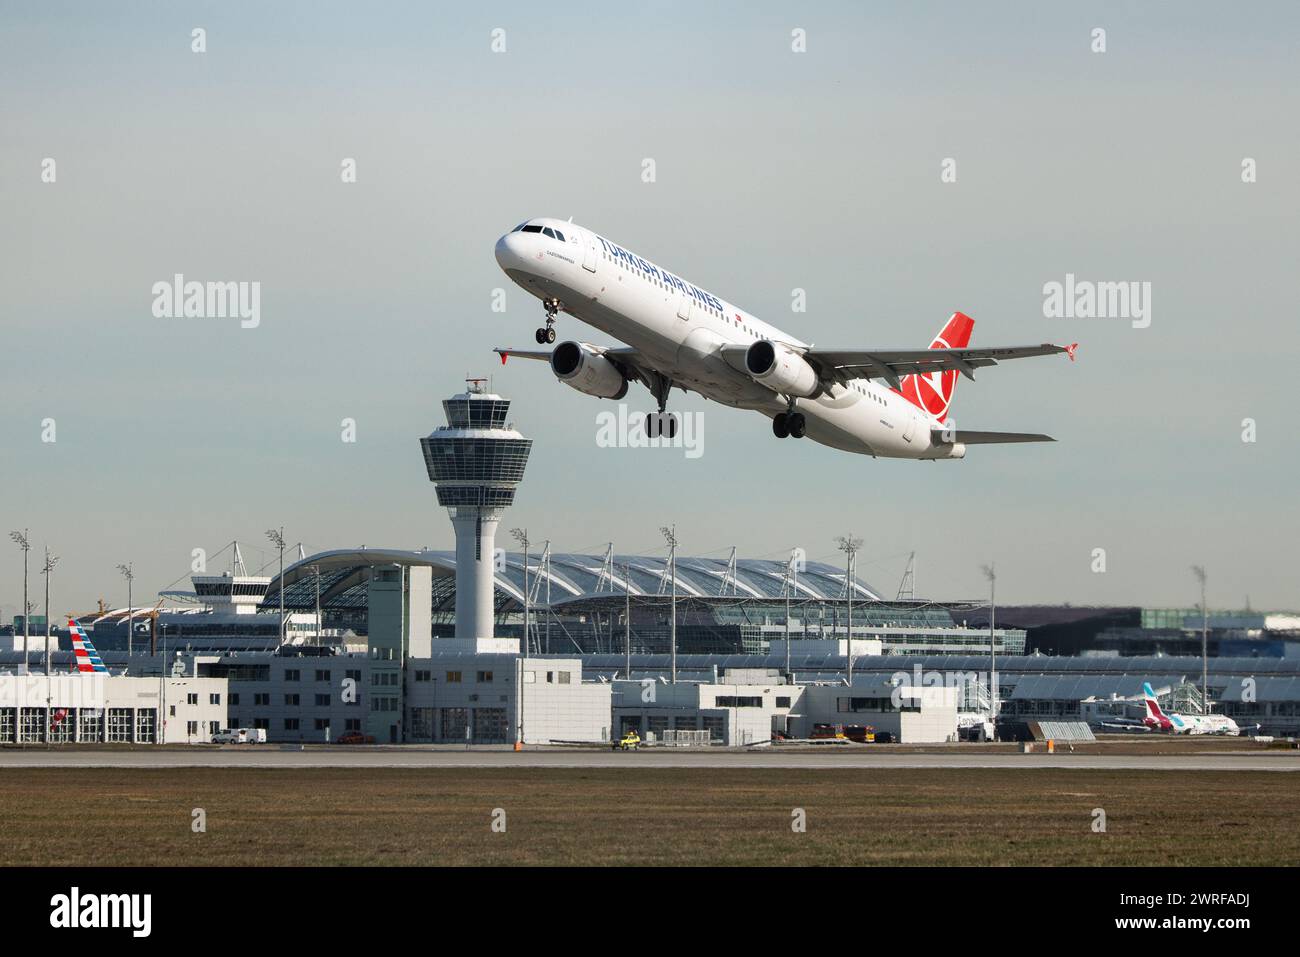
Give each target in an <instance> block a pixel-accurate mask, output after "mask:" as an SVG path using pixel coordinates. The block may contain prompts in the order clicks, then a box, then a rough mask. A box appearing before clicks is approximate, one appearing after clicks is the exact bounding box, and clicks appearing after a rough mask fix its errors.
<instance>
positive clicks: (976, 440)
mask: <svg viewBox="0 0 1300 957" xmlns="http://www.w3.org/2000/svg"><path fill="white" fill-rule="evenodd" d="M930 441H931V442H934V443H935V444H936V445H946V444H947V443H949V442H961V443H962V444H964V445H1002V444H1006V443H1009V442H1055V441H1056V439H1054V438H1052V437H1051V436H1050V435H1043V434H1041V433H1038V432H971V431H970V430H968V429H957V430H955V431H952V432H949V431H948V430H947V429H931V430H930Z"/></svg>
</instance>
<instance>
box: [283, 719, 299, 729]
mask: <svg viewBox="0 0 1300 957" xmlns="http://www.w3.org/2000/svg"><path fill="white" fill-rule="evenodd" d="M284 730H286V731H297V730H298V719H297V718H285V719H284Z"/></svg>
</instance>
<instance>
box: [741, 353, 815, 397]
mask: <svg viewBox="0 0 1300 957" xmlns="http://www.w3.org/2000/svg"><path fill="white" fill-rule="evenodd" d="M745 371H746V372H748V373H749V374H750V376H751V377H752V378H753V380H754V381H755V382H758V383H761V384H762V385H765V386H767V387H768V388H769V389H771V390H772V391H773V392H780V393H781V394H782V395H791V396H798V397H799V398H801V399H809V398H812V397H813V396H815V395H817V394H818V393H819V392H821V383H820V382H818V380H817V372H816V371H815V370H814V369H813V367H812V366H810V365H809V364H808V362H807V360H805V359H804V357H803V356H801V355H799V353H797V352H795V351H794V350H793V349H791V348H790V347H789V346H787V345H785V344H784V343H780V342H771V341H769V340H767V339H759V340H758V341H757V342H755V343H754V344H753V345H751V346H750V347H749V349H748V350H747V351H746V352H745Z"/></svg>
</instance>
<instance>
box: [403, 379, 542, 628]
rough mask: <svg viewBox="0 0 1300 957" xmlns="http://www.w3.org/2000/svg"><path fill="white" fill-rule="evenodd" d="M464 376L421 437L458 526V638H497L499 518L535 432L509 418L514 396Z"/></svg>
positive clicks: (431, 476)
mask: <svg viewBox="0 0 1300 957" xmlns="http://www.w3.org/2000/svg"><path fill="white" fill-rule="evenodd" d="M483 382H484V380H483V379H469V380H467V383H466V385H467V388H466V390H465V391H464V392H462V393H461V394H460V395H454V396H452V397H451V398H450V399H444V400H443V403H442V408H443V411H444V413H445V414H446V416H447V424H446V425H445V426H441V427H439V428H437V429H435V430H434V431H433V432H431V433H430V434H429V435H428V436H426V437H425V438H422V439H421V440H420V446H421V448H422V449H423V450H424V464H425V466H426V468H428V470H429V481H430V482H433V484H434V485H435V486H436V487H437V489H438V504H439V505H442V506H445V507H446V509H447V511H448V512H450V513H451V524H452V526H453V527H454V528H455V530H456V638H457V639H469V640H471V641H474V640H477V639H481V638H492V637H494V636H493V633H492V632H493V623H494V610H493V586H494V583H495V575H494V573H495V567H494V562H493V558H494V555H495V552H496V532H497V525H498V523H499V522H500V521H501V513H502V511H503V510H505V509H506V508H507V507H509V506H510V505H512V504H514V500H515V487H516V486H517V485H518V484H519V483H520V481H522V479H523V477H524V466H526V465H527V464H528V455H529V453H530V452H531V451H532V447H533V440H532V439H526V438H524V437H523V436H522V435H520V434H519V433H518V432H516V431H515V430H514V428H513V427H512V426H511V425H509V424H508V423H507V422H506V414H507V413H508V412H509V411H510V400H509V399H503V398H501V396H499V395H493V394H492V393H490V392H487V391H485V390H484V389H483Z"/></svg>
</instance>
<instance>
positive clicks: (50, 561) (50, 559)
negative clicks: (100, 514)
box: [41, 547, 59, 731]
mask: <svg viewBox="0 0 1300 957" xmlns="http://www.w3.org/2000/svg"><path fill="white" fill-rule="evenodd" d="M58 563H59V556H58V555H51V554H50V550H49V548H48V547H47V548H46V549H45V564H44V565H43V566H42V568H41V574H42V575H44V576H45V674H46V675H47V676H48V675H49V673H50V572H52V571H54V566H55V565H57V564H58ZM48 729H49V724H48V722H47V723H46V730H47V731H48Z"/></svg>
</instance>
